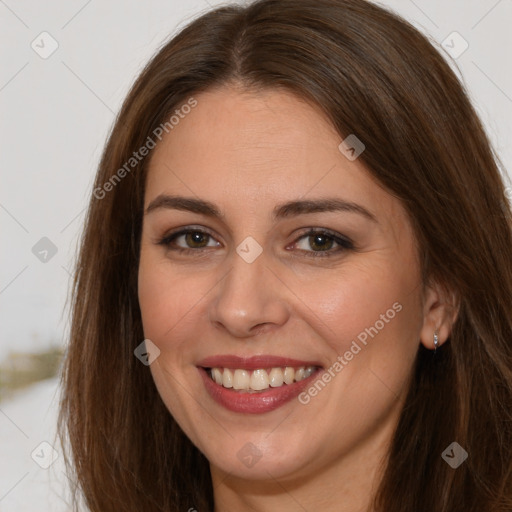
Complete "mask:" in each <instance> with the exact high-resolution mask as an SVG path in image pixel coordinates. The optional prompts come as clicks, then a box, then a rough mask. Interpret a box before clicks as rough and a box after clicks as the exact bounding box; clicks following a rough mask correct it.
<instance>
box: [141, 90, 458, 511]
mask: <svg viewBox="0 0 512 512" xmlns="http://www.w3.org/2000/svg"><path fill="white" fill-rule="evenodd" d="M194 97H195V98H196V99H197V101H198V105H197V107H195V108H194V109H192V111H191V112H190V113H189V114H187V115H186V116H185V117H184V118H183V119H181V120H180V122H179V124H178V125H176V126H175V127H174V129H173V130H172V131H171V132H169V134H168V135H166V136H165V138H164V139H163V140H162V142H160V143H159V144H158V146H157V147H156V149H155V150H154V152H153V154H152V155H151V162H150V166H149V170H148V176H147V182H146V191H145V210H146V209H147V207H148V206H149V205H150V204H151V203H152V201H153V200H154V199H155V198H157V197H158V196H159V195H161V194H168V195H173V196H174V195H175V196H185V197H188V198H195V199H198V198H199V199H202V200H206V201H209V202H211V203H214V204H215V205H216V207H217V209H218V210H220V212H221V213H222V215H223V217H222V218H212V217H210V216H206V215H204V214H199V213H194V212H190V211H184V210H178V209H171V208H164V207H162V208H155V209H152V210H151V211H150V212H148V213H146V214H145V215H144V221H143V230H142V239H141V254H140V256H141V258H140V267H139V301H140V308H141V313H142V318H143V326H144V334H145V337H146V338H149V339H150V340H152V341H153V343H155V344H156V345H157V346H158V348H159V349H160V351H161V352H160V355H159V357H158V358H157V359H156V360H155V361H154V362H153V363H152V364H151V366H150V370H151V373H152V375H153V378H154V381H155V384H156V386H157V389H158V391H159V393H160V395H161V397H162V400H163V401H164V403H165V404H166V406H167V408H168V409H169V411H170V413H171V414H172V415H173V416H174V418H175V419H176V421H177V422H178V423H179V425H180V426H181V428H182V429H183V430H184V432H185V433H186V434H187V435H188V437H189V438H190V439H191V441H192V442H193V443H194V444H195V445H196V446H197V447H198V448H199V449H200V450H201V451H202V452H203V453H204V454H205V455H206V457H207V458H208V460H209V461H210V467H211V473H212V479H213V486H214V498H215V510H216V512H220V511H235V510H237V511H245V510H251V511H260V510H261V511H263V510H281V511H288V510H290V511H291V510H294V511H296V510H298V509H301V510H302V508H301V507H303V508H304V509H305V510H324V511H331V510H332V511H336V512H344V511H346V512H348V511H350V512H357V511H361V512H362V511H364V510H367V507H368V506H369V503H370V498H371V496H372V495H373V492H374V491H375V488H376V486H377V485H378V482H379V479H380V477H381V470H380V468H381V465H380V464H381V463H384V462H385V460H386V450H387V448H388V446H389V442H390V440H391V436H392V433H393V429H394V428H395V426H396V423H397V420H398V417H399V413H400V409H401V407H402V405H403V401H404V399H405V394H406V392H407V387H408V383H409V378H410V375H411V370H412V365H413V361H414V358H415V355H416V352H417V350H418V348H419V344H420V343H423V344H424V345H425V346H426V347H428V348H430V349H433V333H434V330H436V329H437V330H438V332H439V343H440V344H442V343H443V342H444V341H445V340H446V338H447V337H448V335H449V332H450V328H451V325H452V323H453V321H454V320H455V318H454V316H453V314H450V313H449V311H450V310H451V308H450V307H449V306H450V304H449V302H450V301H449V297H446V296H445V295H443V292H442V291H441V288H440V287H438V286H436V285H433V286H431V287H426V286H424V285H423V283H422V282H421V279H420V267H419V262H418V251H417V247H416V240H415V236H414V233H413V230H412V227H411V223H410V221H409V219H408V217H407V215H406V212H405V210H404V209H403V207H402V205H401V204H400V202H399V201H398V200H397V199H396V198H394V197H392V196H391V195H390V194H389V193H388V192H387V191H386V190H384V189H383V188H382V187H381V186H380V185H379V184H378V183H377V182H376V181H375V179H373V178H372V177H371V175H370V174H369V173H368V171H367V170H366V169H365V167H364V164H363V163H362V161H361V159H356V160H355V161H350V160H349V159H347V158H346V157H345V156H344V155H343V154H342V153H341V152H340V150H339V149H338V145H339V144H340V142H341V141H342V138H341V137H340V135H339V134H337V133H336V131H335V130H334V128H333V127H332V126H331V125H330V124H329V122H328V121H327V119H326V117H325V116H324V115H323V114H322V113H321V112H320V110H319V109H318V108H317V107H315V106H313V105H311V104H308V103H306V102H305V101H303V100H301V99H300V98H298V97H296V96H295V95H293V94H291V93H290V92H285V91H279V90H266V91H263V92H257V93H256V92H247V91H244V90H243V89H241V88H240V87H239V86H237V85H236V84H235V85H233V84H230V85H226V86H223V87H221V88H217V89H215V90H210V91H207V92H203V93H201V94H198V95H195V96H194ZM326 197H329V198H333V197H335V198H338V199H343V200H345V201H350V202H353V203H356V204H358V205H360V206H362V207H364V208H365V209H366V210H368V211H369V212H370V213H371V214H372V215H373V216H374V217H375V220H370V219H369V218H367V217H365V216H364V215H361V214H359V213H355V212H351V211H323V212H316V213H307V214H299V215H290V216H288V217H285V218H280V219H277V220H276V219H273V217H272V211H273V209H274V208H275V207H276V205H280V204H282V203H284V202H287V201H294V200H298V199H301V200H305V199H310V200H316V199H322V198H326ZM184 227H191V229H192V230H193V229H198V228H203V229H205V230H208V231H209V233H210V234H211V236H210V237H208V236H205V237H204V238H202V237H201V235H199V237H198V238H197V237H196V239H194V238H192V239H191V238H190V237H189V238H188V239H187V238H186V237H185V236H181V237H180V238H178V239H176V240H175V241H174V242H173V243H171V245H169V246H168V247H165V246H164V245H161V244H159V242H160V241H161V239H162V238H164V237H165V236H166V235H168V234H170V233H172V232H175V231H179V229H178V228H184ZM311 227H313V228H317V229H318V230H322V229H328V230H331V231H333V232H335V233H337V234H339V235H341V236H345V237H348V238H350V240H351V241H352V242H353V245H354V247H355V249H342V250H341V251H340V250H339V246H338V245H337V244H336V243H335V242H332V239H329V238H327V239H325V238H324V239H323V240H322V239H321V243H323V244H324V245H321V244H320V246H319V245H318V243H316V244H315V241H314V240H313V241H311V240H310V239H309V238H308V236H304V235H303V234H304V232H306V231H307V228H311ZM248 236H251V237H252V238H254V239H255V240H256V241H257V242H258V244H259V245H260V246H261V248H262V249H263V252H262V253H261V254H260V255H259V256H258V257H257V258H256V260H255V261H254V262H252V263H247V262H246V261H245V260H244V259H242V258H241V257H240V256H239V255H238V253H237V252H236V248H237V246H238V245H239V244H240V243H241V242H242V241H243V240H244V239H245V238H246V237H248ZM194 240H195V245H194ZM198 240H199V243H198ZM187 243H188V245H187ZM201 244H202V245H203V247H200V245H201ZM198 245H199V247H198ZM204 245H205V246H204ZM180 246H181V247H183V248H186V247H189V248H190V247H191V249H190V252H189V253H179V252H178V251H177V250H173V248H177V247H180ZM319 249H324V250H323V254H324V256H323V257H322V256H320V257H314V256H312V254H313V253H314V252H315V251H316V252H317V253H318V252H319ZM329 251H331V252H330V253H329ZM320 252H321V251H320ZM326 254H331V255H330V256H328V255H326ZM395 303H398V304H399V305H400V306H402V309H401V311H400V312H397V313H396V315H395V316H394V318H393V319H391V320H389V321H388V322H386V323H385V326H384V327H383V328H382V329H380V330H379V332H378V334H377V335H374V337H373V338H371V337H368V343H367V345H366V346H362V349H361V351H360V352H359V353H358V354H357V355H355V356H354V357H353V359H352V360H351V361H350V362H348V364H347V365H346V366H344V368H343V370H342V371H340V372H339V373H337V374H336V377H335V378H333V379H332V380H331V382H329V383H328V385H327V386H325V388H324V389H322V391H321V392H319V393H318V394H317V396H315V397H312V398H311V400H310V401H309V403H307V404H306V405H303V404H301V403H299V402H298V401H297V400H296V399H294V400H292V401H291V402H288V403H287V404H285V405H284V406H282V407H280V408H278V409H276V410H274V411H271V412H267V413H264V414H259V415H255V414H240V413H235V412H231V411H228V410H226V409H224V408H222V406H220V405H218V404H217V403H215V402H214V401H213V400H212V399H211V398H210V396H209V395H208V394H207V392H206V390H205V388H204V384H203V382H202V380H201V378H200V375H199V372H198V370H197V368H196V365H197V363H198V362H199V361H200V360H201V359H203V358H205V357H207V356H212V355H217V354H235V355H238V356H252V355H259V354H271V355H277V356H285V357H286V356H288V357H293V358H296V359H301V360H306V361H312V360H317V361H320V362H321V363H322V366H323V367H324V368H329V367H330V366H332V364H333V363H334V362H335V361H336V359H337V357H338V356H340V355H341V356H343V354H345V352H346V351H347V350H349V348H350V346H351V343H352V341H353V340H356V339H357V336H358V335H359V334H360V333H361V332H363V331H364V330H365V329H366V328H369V327H371V326H375V324H376V322H377V321H378V320H379V319H380V318H381V315H382V314H386V311H387V310H389V309H390V308H392V306H393V304H395ZM360 345H361V344H360ZM249 442H250V443H252V444H253V445H254V446H255V447H257V450H258V451H259V453H260V454H261V458H260V459H259V460H258V462H257V463H256V464H254V465H253V466H252V467H246V466H245V465H244V464H243V463H242V462H241V461H240V460H239V458H238V457H237V453H238V451H239V450H240V449H241V448H242V447H243V446H244V445H246V443H249ZM191 505H192V504H191Z"/></svg>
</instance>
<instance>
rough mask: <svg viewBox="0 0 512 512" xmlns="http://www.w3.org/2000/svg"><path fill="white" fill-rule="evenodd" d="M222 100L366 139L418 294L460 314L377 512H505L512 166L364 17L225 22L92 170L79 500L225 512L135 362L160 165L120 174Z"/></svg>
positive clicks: (343, 8)
mask: <svg viewBox="0 0 512 512" xmlns="http://www.w3.org/2000/svg"><path fill="white" fill-rule="evenodd" d="M228 82H234V83H237V84H240V85H241V86H242V87H244V88H251V89H255V90H258V89H262V88H283V89H286V90H289V91H292V92H294V93H296V94H299V95H300V96H301V97H304V98H306V99H308V100H310V101H313V102H314V103H315V104H317V105H318V106H319V107H320V108H321V109H322V110H323V111H325V113H326V114H327V115H328V117H329V119H330V120H331V121H332V123H333V125H334V127H335V128H336V129H337V130H338V132H339V134H340V137H341V138H343V137H345V136H347V135H348V134H352V133H354V134H356V135H357V137H358V138H359V139H361V140H362V141H363V142H364V144H365V145H366V150H365V151H364V153H363V154H362V155H361V156H360V159H361V160H362V161H363V162H364V163H365V164H366V166H367V168H368V170H369V172H370V173H371V174H372V175H373V176H374V178H375V179H376V180H377V181H378V182H379V183H380V184H382V185H383V186H384V187H385V188H386V189H387V190H388V191H389V192H390V193H391V194H393V195H394V196H395V197H397V198H398V199H399V200H400V201H401V202H402V203H403V205H404V207H405V208H406V210H407V212H408V214H409V216H410V219H411V222H412V224H413V227H414V230H415V234H416V237H417V242H418V247H419V251H420V256H421V265H422V272H423V278H424V282H425V283H427V282H431V281H436V282H439V283H442V284H443V285H444V286H446V288H447V289H449V290H451V291H452V292H453V293H454V295H455V296H456V297H457V298H458V305H459V314H458V317H457V321H456V323H455V325H454V327H453V330H452V333H451V336H450V338H449V339H448V341H447V342H446V343H445V344H443V346H442V347H440V349H438V351H437V353H436V355H435V357H434V358H432V356H431V352H430V351H428V350H426V349H424V348H423V347H422V346H421V345H420V346H419V349H418V354H417V359H416V363H415V367H414V369H413V378H412V382H411V386H410V389H409V392H408V396H407V400H406V403H405V406H404V408H403V411H402V414H401V417H400V419H399V422H398V425H397V428H396V432H395V433H394V438H393V441H392V445H391V447H390V451H389V459H388V464H387V467H386V470H385V473H384V477H383V479H382V482H381V484H380V487H379V489H378V493H377V495H376V497H375V503H374V507H375V510H376V511H379V512H411V511H414V512H422V511H424V512H427V511H428V512H431V511H436V512H458V511H461V512H462V511H464V512H482V511H493V512H505V511H507V512H510V511H511V510H512V265H511V262H512V214H511V210H510V206H509V203H508V201H507V198H506V194H505V189H504V184H503V177H502V176H501V175H500V170H499V167H498V159H497V157H496V156H495V155H494V154H493V151H492V149H491V147H490V144H489V142H488V139H487V137H486V134H485V133H484V130H483V128H482V126H481V123H480V121H479V119H478V118H477V115H476V114H475V111H474V109H473V108H472V106H471V104H470V102H469V100H468V97H467V95H466V93H465V91H464V88H463V87H462V86H461V84H460V82H459V81H458V79H457V78H456V76H455V75H454V73H453V72H452V70H451V69H450V66H449V65H448V64H447V63H446V62H445V60H444V59H443V58H442V57H441V55H440V54H439V53H438V51H437V50H436V49H435V48H434V47H433V46H432V44H431V43H430V42H429V41H428V40H427V38H426V37H424V36H423V35H422V34H420V33H419V32H418V31H417V30H416V29H414V28H413V27H412V26H411V25H410V24H408V23H407V22H405V21H403V20H402V19H400V18H399V17H397V16H396V15H394V14H392V13H390V12H387V11H386V10H384V9H383V8H380V7H378V6H376V5H373V4H371V3H369V2H367V1H365V0H260V1H257V2H255V3H253V4H251V5H249V6H246V7H242V6H228V7H222V8H217V9H215V10H212V11H210V12H208V13H207V14H205V15H203V16H201V17H200V18H198V19H196V20H195V21H193V22H192V23H190V24H189V25H188V26H187V27H186V28H185V29H183V30H182V31H181V32H180V33H179V34H178V35H177V36H176V37H174V38H173V39H172V40H171V41H170V42H169V43H168V44H166V45H165V46H163V48H162V49H161V50H160V51H159V52H158V53H157V54H156V55H155V56H154V57H153V59H152V60H151V61H150V62H149V64H148V65H147V66H146V68H145V69H144V70H143V72H142V73H141V75H140V76H139V78H138V79H137V80H136V82H135V84H134V85H133V87H132V89H131V91H130V93H129V95H128V97H127V98H126V100H125V102H124V104H123V106H122V109H121V111H120V113H119V115H118V118H117V120H116V123H115V125H114V127H113V129H112V132H111V134H110V137H109V140H108V143H107V145H106V147H105V150H104V153H103V157H102V160H101V163H100V166H99V169H98V173H97V176H96V181H95V185H94V187H95V191H96V192H95V194H93V196H92V197H91V201H90V205H89V210H88V213H87V218H86V223H85V229H84V233H83V237H82V240H81V249H80V253H79V259H78V262H77V268H76V274H75V280H74V287H73V293H72V299H73V301H72V311H71V313H72V323H71V332H70V344H69V347H68V349H67V354H66V359H65V364H64V367H63V373H62V387H63V395H62V402H61V410H60V416H59V432H60V434H59V435H60V437H61V440H62V442H63V443H64V445H65V446H66V447H67V451H66V453H67V456H66V459H67V463H68V465H69V468H68V470H69V476H70V478H71V480H72V481H73V482H75V485H74V487H73V490H74V494H75V497H76V498H77V501H78V498H79V497H80V496H82V497H83V500H84V502H85V504H86V505H87V507H88V508H89V509H90V510H91V511H94V512H108V511H115V512H120V511H127V512H128V511H129V512H133V511H135V510H137V511H157V510H160V511H166V512H172V511H185V510H189V509H190V508H196V509H197V510H199V511H207V510H213V491H212V484H211V479H210V473H209V466H208V461H207V460H206V458H205V457H204V456H203V454H202V453H200V452H199V451H198V449H197V448H196V447H195V446H194V445H193V444H192V443H191V442H190V440H189V439H188V438H187V437H186V436H185V435H184V434H183V432H182V431H181V429H180V428H179V427H178V425H177V424H176V422H175V421H174V419H173V418H172V416H171V415H170V413H169V412H168V410H167V409H166V408H165V406H164V404H163V402H162V399H161V398H160V396H159V394H158V392H157V390H156V387H155V385H154V382H153V380H152V377H151V374H150V371H149V368H148V367H147V366H144V365H143V364H141V363H140V361H138V360H137V359H136V358H135V357H134V354H133V351H134V349H135V348H136V347H137V346H138V345H139V344H140V343H141V341H142V340H143V339H144V336H143V330H142V324H141V317H140V310H139V305H138V301H137V271H138V257H139V241H140V235H141V220H142V213H143V196H144V184H145V176H146V171H147V166H148V161H149V157H147V158H145V159H142V160H141V161H140V162H137V163H136V165H134V166H133V168H132V167H129V168H127V167H126V162H128V161H129V160H130V158H131V157H133V152H134V151H137V150H138V148H140V147H142V146H143V145H144V144H145V143H146V142H147V139H148V137H149V136H151V134H153V133H154V132H155V130H157V129H158V126H159V125H161V124H162V123H165V122H166V121H168V120H169V117H170V116H171V115H172V113H173V112H174V111H175V110H176V109H177V108H179V107H180V106H181V105H183V104H185V103H186V102H187V101H189V100H190V98H191V97H192V96H193V95H194V94H197V93H199V92H201V91H204V90H206V89H210V88H212V87H215V86H221V85H223V84H226V83H228ZM340 140H341V139H340ZM132 163H133V162H132ZM123 165H124V166H125V170H126V169H129V170H127V172H125V173H120V174H122V179H116V180H113V178H112V177H113V176H114V175H115V174H116V173H117V177H118V178H119V176H120V174H119V173H118V170H119V169H121V168H123ZM130 165H131V164H130ZM109 180H110V183H111V186H105V184H106V183H107V182H109ZM452 442H457V443H459V444H460V445H461V446H462V447H463V448H464V449H465V450H466V451H467V452H468V454H469V456H468V458H467V460H466V461H465V462H464V463H463V464H462V465H461V466H460V467H458V468H457V469H452V467H450V466H449V465H448V464H447V463H446V462H445V461H444V460H443V458H442V457H441V454H442V452H443V451H444V450H445V449H446V448H447V447H448V446H449V445H450V444H451V443H452ZM68 444H69V446H67V445H68Z"/></svg>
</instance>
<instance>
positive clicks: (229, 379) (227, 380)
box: [219, 368, 233, 388]
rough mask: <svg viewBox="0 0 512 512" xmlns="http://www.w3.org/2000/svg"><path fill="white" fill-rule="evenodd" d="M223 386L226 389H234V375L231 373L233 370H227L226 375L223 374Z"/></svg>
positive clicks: (225, 370)
mask: <svg viewBox="0 0 512 512" xmlns="http://www.w3.org/2000/svg"><path fill="white" fill-rule="evenodd" d="M219 371H220V370H219ZM222 385H223V386H224V387H225V388H232V387H233V373H232V372H231V370H228V369H227V368H225V369H224V373H223V374H222Z"/></svg>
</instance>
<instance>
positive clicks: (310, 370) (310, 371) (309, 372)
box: [302, 366, 315, 379]
mask: <svg viewBox="0 0 512 512" xmlns="http://www.w3.org/2000/svg"><path fill="white" fill-rule="evenodd" d="M314 371H315V369H314V368H313V367H312V366H309V367H308V368H306V369H305V370H304V376H303V377H302V378H303V379H307V378H308V377H311V375H313V372H314Z"/></svg>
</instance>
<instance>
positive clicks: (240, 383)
mask: <svg viewBox="0 0 512 512" xmlns="http://www.w3.org/2000/svg"><path fill="white" fill-rule="evenodd" d="M250 381H251V377H249V372H248V371H247V370H235V374H234V377H233V389H249V383H250Z"/></svg>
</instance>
